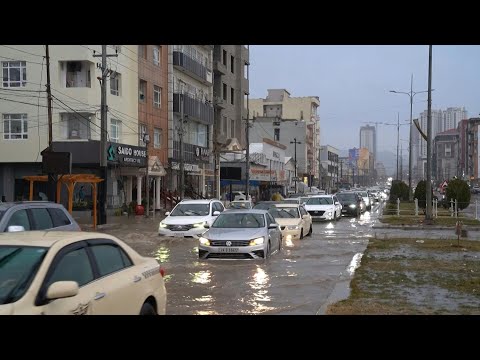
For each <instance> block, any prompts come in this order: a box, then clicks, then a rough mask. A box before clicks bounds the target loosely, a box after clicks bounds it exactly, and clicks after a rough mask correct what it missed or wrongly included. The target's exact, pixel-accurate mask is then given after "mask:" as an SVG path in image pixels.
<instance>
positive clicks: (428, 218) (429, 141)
mask: <svg viewBox="0 0 480 360" xmlns="http://www.w3.org/2000/svg"><path fill="white" fill-rule="evenodd" d="M431 156H432V45H429V47H428V110H427V194H426V195H427V204H426V205H427V206H426V211H425V220H426V222H430V221H432V219H433V218H432V159H431Z"/></svg>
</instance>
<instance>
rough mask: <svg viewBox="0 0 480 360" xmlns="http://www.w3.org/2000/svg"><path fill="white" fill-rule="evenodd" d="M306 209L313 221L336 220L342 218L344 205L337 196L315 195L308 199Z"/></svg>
mask: <svg viewBox="0 0 480 360" xmlns="http://www.w3.org/2000/svg"><path fill="white" fill-rule="evenodd" d="M305 209H306V210H307V211H308V213H309V214H310V215H311V216H312V220H335V221H337V220H338V219H339V218H340V217H341V216H342V205H341V204H340V202H339V200H338V199H337V196H336V195H314V196H312V197H310V198H309V199H308V201H307V202H306V204H305Z"/></svg>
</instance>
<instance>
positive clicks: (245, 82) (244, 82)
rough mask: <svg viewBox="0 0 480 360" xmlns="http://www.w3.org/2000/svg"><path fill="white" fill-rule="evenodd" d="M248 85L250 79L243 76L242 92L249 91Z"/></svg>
mask: <svg viewBox="0 0 480 360" xmlns="http://www.w3.org/2000/svg"><path fill="white" fill-rule="evenodd" d="M248 85H249V84H248V80H247V79H245V78H244V77H243V76H242V92H245V93H247V94H248V93H249V91H250V88H249V86H248Z"/></svg>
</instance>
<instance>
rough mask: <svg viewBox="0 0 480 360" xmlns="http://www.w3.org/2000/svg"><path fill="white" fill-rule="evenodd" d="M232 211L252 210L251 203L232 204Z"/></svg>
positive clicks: (230, 206)
mask: <svg viewBox="0 0 480 360" xmlns="http://www.w3.org/2000/svg"><path fill="white" fill-rule="evenodd" d="M229 208H230V209H251V208H252V207H251V206H250V203H247V202H240V201H238V202H231V203H230V205H229Z"/></svg>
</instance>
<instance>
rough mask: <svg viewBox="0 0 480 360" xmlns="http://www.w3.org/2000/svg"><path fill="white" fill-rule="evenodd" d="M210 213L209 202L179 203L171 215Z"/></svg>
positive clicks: (202, 214)
mask: <svg viewBox="0 0 480 360" xmlns="http://www.w3.org/2000/svg"><path fill="white" fill-rule="evenodd" d="M208 214H209V205H208V204H178V205H177V206H176V207H175V209H174V210H173V211H172V213H171V214H170V216H205V215H208Z"/></svg>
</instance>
